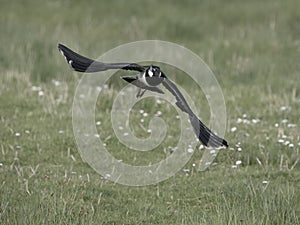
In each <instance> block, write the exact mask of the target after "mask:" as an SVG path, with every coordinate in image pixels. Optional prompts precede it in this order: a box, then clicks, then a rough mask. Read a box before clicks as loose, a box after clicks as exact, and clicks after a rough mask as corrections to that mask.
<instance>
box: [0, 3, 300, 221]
mask: <svg viewBox="0 0 300 225" xmlns="http://www.w3.org/2000/svg"><path fill="white" fill-rule="evenodd" d="M299 8H300V3H299V1H297V0H288V1H279V0H278V1H269V0H268V1H248V2H244V1H236V0H231V1H226V3H225V1H218V0H213V1H204V2H202V3H199V1H193V0H188V1H164V2H163V3H162V2H160V1H151V2H150V1H146V2H143V3H141V2H140V1H130V2H129V1H119V2H117V1H116V2H114V1H103V2H100V1H89V3H87V2H85V1H47V2H42V1H34V0H32V1H26V2H20V1H6V0H2V1H1V8H0V32H1V35H0V71H1V72H0V224H300V217H299V215H300V172H299V171H300V166H299V159H300V154H299V149H300V145H299V143H300V136H299V134H300V128H299V127H300V119H299V118H300V117H299V112H300V85H299V82H298V80H299V76H300V72H299V71H300V64H299V56H300V42H299V40H300V39H299V38H300V27H299V23H300V11H299ZM143 39H160V40H166V41H171V42H175V43H178V44H181V45H183V46H185V47H187V48H189V49H191V50H192V51H194V52H195V53H196V54H198V55H200V56H201V57H202V58H203V59H204V60H205V62H206V63H207V64H208V65H209V66H210V68H212V70H213V71H214V73H215V75H216V77H217V79H218V82H219V83H220V85H221V88H222V91H223V94H224V97H225V101H226V110H227V119H228V122H227V124H228V125H227V131H226V139H227V140H228V141H229V144H230V147H231V149H229V150H224V151H223V150H222V151H221V152H220V154H219V155H218V157H217V159H216V160H215V162H216V163H217V164H215V165H214V166H211V167H210V168H209V169H208V170H207V171H205V172H201V173H199V172H197V171H196V169H197V166H196V167H194V166H193V164H196V165H198V164H199V160H200V159H201V152H199V151H196V152H195V153H194V155H193V156H192V158H191V160H190V161H189V163H188V164H187V165H186V166H185V167H184V168H186V169H189V170H190V172H189V173H185V172H183V171H180V172H178V173H177V174H176V175H175V176H173V177H171V178H170V179H168V180H166V181H163V182H161V183H159V184H156V185H151V186H146V187H127V186H123V185H119V184H115V183H113V182H110V181H108V180H106V179H105V178H103V177H101V176H100V175H99V174H97V173H96V172H95V171H94V170H93V169H92V168H91V167H90V166H89V165H88V164H87V163H85V162H83V161H82V159H81V158H80V155H79V153H78V150H77V147H76V143H75V139H74V136H73V128H72V102H73V96H74V93H75V88H76V86H77V84H78V82H79V80H80V77H81V75H80V74H78V73H75V72H72V71H71V70H70V69H69V68H68V66H67V65H66V63H65V61H64V60H63V58H62V57H61V55H60V54H59V52H58V51H57V44H58V43H60V42H62V43H65V44H67V45H68V46H70V47H72V48H73V49H75V50H76V51H80V52H81V53H82V54H85V55H88V56H91V57H98V56H99V55H101V54H102V53H104V52H106V51H107V50H109V49H111V48H113V47H116V46H118V45H119V44H123V43H127V42H130V41H137V40H143ZM166 71H167V72H169V73H170V74H173V72H175V73H176V74H177V76H178V74H180V71H176V70H174V69H172V68H167V69H166ZM176 74H175V75H170V77H171V78H172V79H173V80H175V81H176V82H178V83H180V84H181V85H182V87H185V88H186V89H185V90H186V91H189V90H192V89H193V88H191V87H193V84H192V83H191V82H190V80H189V79H187V78H186V79H185V78H184V79H183V78H178V77H177V78H176ZM52 80H58V81H59V82H60V85H59V86H55V85H54V84H53V82H52ZM116 80H117V79H113V80H112V81H111V82H110V84H109V90H108V92H107V93H106V94H104V96H103V98H101V101H98V103H97V104H98V106H99V113H98V114H97V119H98V120H101V122H102V124H101V126H100V127H99V129H98V131H99V134H100V136H101V138H104V139H105V138H107V147H108V149H109V150H110V152H111V153H112V154H113V155H114V156H115V157H117V158H120V159H122V160H124V161H125V162H128V163H132V164H133V165H141V164H142V165H145V164H146V165H147V164H149V163H153V162H158V161H159V160H161V159H162V158H165V157H166V156H167V155H168V154H170V153H169V152H168V147H169V146H174V145H176V142H174V141H173V138H172V139H171V140H170V139H167V140H166V141H165V142H164V143H163V145H162V146H161V147H160V148H158V149H155V150H154V151H151V152H147V153H142V152H136V151H132V150H130V149H128V148H125V147H124V146H122V144H120V143H118V142H117V139H116V137H115V136H114V134H113V131H112V129H111V126H110V121H109V120H106V118H107V116H108V115H110V114H109V112H110V107H111V104H112V101H113V98H114V96H115V95H116V94H117V92H118V90H119V88H120V87H121V85H122V83H120V82H119V81H116ZM33 86H38V87H40V88H41V89H42V91H43V93H44V95H43V96H39V95H38V92H37V91H33V90H32V87H33ZM192 96H193V97H195V99H194V101H196V100H197V101H196V102H195V104H196V106H197V107H202V108H203V109H202V108H201V110H203V115H201V116H202V118H203V119H204V121H205V122H207V121H208V119H209V109H208V107H207V104H206V100H205V97H204V95H203V93H201V91H195V92H193V93H192ZM198 96H200V97H199V98H198ZM151 101H152V102H151ZM152 104H153V100H151V99H149V100H146V101H142V102H140V103H139V105H136V106H135V108H134V110H133V112H132V115H131V122H132V124H131V125H132V128H133V129H134V131H136V132H141V136H143V135H144V136H147V133H146V132H145V130H144V129H145V128H146V129H147V126H148V122H149V119H150V118H151V117H152V115H153V114H154V113H155V112H156V108H155V109H153V108H152ZM282 106H288V109H287V110H281V109H280V108H281V107H282ZM157 107H159V108H157V109H159V110H160V111H162V113H163V118H164V119H165V120H166V122H167V123H169V124H171V123H172V126H170V127H171V128H170V129H169V130H168V132H169V133H168V134H169V135H170V136H171V137H174V138H175V137H176V136H178V135H179V134H178V132H176V127H177V126H179V124H175V125H173V123H174V120H173V119H172V118H174V117H175V116H176V113H175V109H173V108H172V107H170V106H167V104H166V105H161V106H157ZM140 108H143V109H144V110H145V111H147V112H148V113H149V116H148V117H147V119H146V120H145V123H144V126H145V128H143V127H142V126H140V124H139V123H138V121H139V120H140V118H141V116H140V114H139V113H138V110H139V109H140ZM100 109H104V110H102V111H101V110H100ZM166 114H168V115H169V116H168V117H170V118H169V119H168V118H167V117H166V116H164V115H166ZM243 114H246V115H245V116H246V118H244V117H243ZM238 118H240V119H242V120H243V119H247V120H250V121H251V120H252V119H259V120H260V122H259V123H257V124H254V123H250V124H245V123H238V122H237V120H238ZM284 119H287V120H288V122H287V123H284V121H283V120H284ZM275 124H278V126H277V125H275ZM288 124H296V127H290V126H289V125H288ZM232 127H236V128H237V130H236V131H235V132H231V128H232ZM62 131H63V132H62ZM16 133H19V134H20V136H16ZM109 137H110V138H109ZM279 139H282V140H283V141H284V142H286V141H289V142H290V143H292V144H293V145H294V146H293V147H289V146H288V145H284V144H282V143H279V142H278V140H279ZM239 142H240V146H241V151H238V148H237V147H236V144H237V143H239ZM237 160H241V161H242V164H241V165H239V166H238V167H237V168H235V169H234V168H232V165H234V164H235V162H236V161H237ZM263 181H268V183H267V184H265V183H263Z"/></svg>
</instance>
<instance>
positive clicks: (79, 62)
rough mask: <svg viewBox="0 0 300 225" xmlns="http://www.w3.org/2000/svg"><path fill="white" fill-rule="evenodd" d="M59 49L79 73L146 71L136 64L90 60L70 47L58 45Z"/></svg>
mask: <svg viewBox="0 0 300 225" xmlns="http://www.w3.org/2000/svg"><path fill="white" fill-rule="evenodd" d="M58 49H59V51H60V52H61V54H62V55H63V56H64V57H65V58H66V60H67V62H68V63H69V64H70V66H71V67H72V68H73V69H74V70H75V71H78V72H87V73H92V72H99V71H104V70H108V69H123V70H135V71H139V72H143V71H145V68H144V67H143V66H140V65H138V64H136V63H103V62H99V61H95V60H93V59H89V58H87V57H85V56H82V55H79V54H78V53H76V52H74V51H72V50H71V49H69V48H68V47H66V46H64V45H62V44H58Z"/></svg>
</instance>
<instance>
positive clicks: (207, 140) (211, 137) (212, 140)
mask: <svg viewBox="0 0 300 225" xmlns="http://www.w3.org/2000/svg"><path fill="white" fill-rule="evenodd" d="M189 118H190V121H191V124H192V126H193V129H194V132H195V133H196V135H197V137H198V139H199V140H200V141H201V142H202V144H203V145H205V146H206V147H213V148H219V147H228V144H227V141H226V140H224V139H222V138H220V137H219V136H217V135H216V134H214V133H213V132H212V131H211V130H210V129H209V128H208V127H206V126H205V125H204V124H203V123H202V122H201V121H200V120H199V119H198V117H197V116H196V115H195V114H192V115H190V116H189Z"/></svg>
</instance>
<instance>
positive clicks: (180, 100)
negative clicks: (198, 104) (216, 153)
mask: <svg viewBox="0 0 300 225" xmlns="http://www.w3.org/2000/svg"><path fill="white" fill-rule="evenodd" d="M58 49H59V51H60V52H61V53H62V55H63V56H64V57H65V58H66V60H67V62H68V63H69V64H70V66H71V67H72V68H73V69H74V70H75V71H78V72H86V73H92V72H99V71H105V70H109V69H122V70H132V71H138V72H139V73H138V74H137V75H134V76H124V77H122V78H123V79H124V80H125V81H127V82H128V83H131V84H133V85H135V86H137V87H138V88H139V91H138V93H137V97H141V96H143V94H144V93H145V91H146V90H149V91H153V92H157V93H161V94H163V93H164V92H163V91H162V90H161V89H160V88H159V87H158V86H159V85H160V84H162V85H163V86H164V87H165V88H166V89H167V90H168V91H169V92H171V93H172V94H173V95H174V96H175V98H176V100H177V102H176V105H177V107H178V108H179V109H181V110H182V111H183V112H185V113H187V114H188V116H189V119H190V122H191V124H192V127H193V129H194V132H195V134H196V135H197V137H198V139H199V140H200V141H201V142H202V144H203V145H205V146H206V147H213V148H219V147H228V144H227V141H226V140H224V139H222V138H220V137H219V136H217V135H216V134H215V133H213V132H212V131H211V130H210V129H209V128H208V127H206V126H205V125H204V124H203V123H202V122H201V121H200V120H199V119H198V117H197V116H196V115H195V114H194V112H193V111H192V109H191V108H190V107H189V105H188V103H187V102H186V100H185V98H184V97H183V95H182V93H181V92H180V91H179V89H178V88H177V86H176V85H175V84H174V83H173V82H172V81H171V80H169V79H168V78H167V77H166V75H165V74H164V73H163V72H162V71H161V70H160V68H159V67H158V66H153V65H150V66H141V65H139V64H136V63H103V62H99V61H95V60H92V59H89V58H87V57H84V56H81V55H79V54H78V53H76V52H74V51H72V50H71V49H69V48H67V47H66V46H64V45H62V44H59V45H58Z"/></svg>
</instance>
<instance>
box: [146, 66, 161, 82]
mask: <svg viewBox="0 0 300 225" xmlns="http://www.w3.org/2000/svg"><path fill="white" fill-rule="evenodd" d="M145 78H146V82H147V83H148V84H149V85H151V86H157V85H159V84H160V83H161V82H162V81H163V78H164V76H163V73H162V72H161V71H160V68H159V67H158V66H152V65H151V66H149V67H148V68H147V69H146V71H145Z"/></svg>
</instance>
